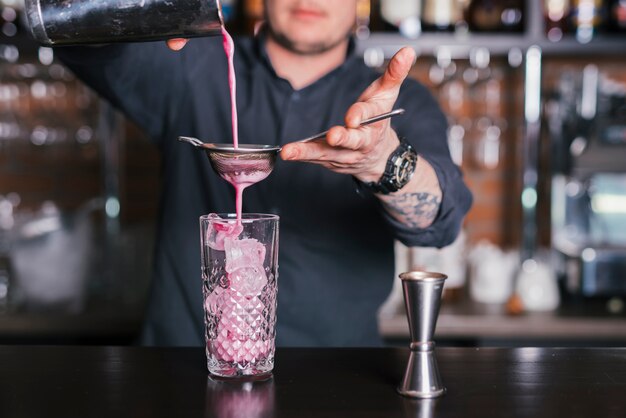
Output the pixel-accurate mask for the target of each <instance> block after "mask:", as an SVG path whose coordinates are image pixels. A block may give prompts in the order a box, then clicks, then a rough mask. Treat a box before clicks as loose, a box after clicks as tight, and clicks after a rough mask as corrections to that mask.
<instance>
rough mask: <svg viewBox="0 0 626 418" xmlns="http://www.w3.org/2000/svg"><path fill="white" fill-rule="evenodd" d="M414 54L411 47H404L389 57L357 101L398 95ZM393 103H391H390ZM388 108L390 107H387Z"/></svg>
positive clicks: (392, 97) (393, 97) (409, 69)
mask: <svg viewBox="0 0 626 418" xmlns="http://www.w3.org/2000/svg"><path fill="white" fill-rule="evenodd" d="M415 59H416V55H415V51H413V49H412V48H409V47H404V48H402V49H401V50H399V51H398V52H396V54H395V55H394V56H393V57H392V58H391V60H390V61H389V64H388V65H387V68H386V69H385V72H384V73H383V75H381V76H380V78H378V79H377V80H376V81H374V82H373V83H372V84H371V85H370V86H369V87H368V88H367V89H366V90H365V91H364V92H363V94H361V96H360V97H359V101H367V100H370V99H373V98H377V99H385V100H386V101H394V102H395V99H396V98H397V97H398V92H399V91H400V86H401V85H402V82H403V81H404V80H405V79H406V77H407V76H408V75H409V71H411V67H412V66H413V64H414V63H415ZM391 105H393V103H392V104H391ZM387 110H390V109H387Z"/></svg>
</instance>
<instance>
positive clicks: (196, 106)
mask: <svg viewBox="0 0 626 418" xmlns="http://www.w3.org/2000/svg"><path fill="white" fill-rule="evenodd" d="M57 52H58V54H59V55H60V57H61V58H62V59H63V60H64V61H65V62H66V64H67V65H68V66H69V67H70V68H71V69H72V70H73V71H74V72H75V73H76V74H77V76H78V77H80V78H81V79H82V80H84V81H85V82H86V83H87V84H89V85H90V86H92V87H93V88H94V89H95V90H96V91H98V92H99V93H100V94H102V95H103V96H104V97H106V98H107V99H108V100H110V101H111V102H112V103H113V104H114V105H115V106H117V107H118V108H119V109H121V110H122V111H123V112H124V113H125V114H126V115H128V116H129V117H130V118H131V119H132V120H134V121H135V122H136V123H137V124H138V125H139V126H140V127H141V128H143V129H144V130H145V131H146V132H147V133H148V135H149V136H150V138H152V140H153V141H154V143H155V144H156V145H157V146H158V147H159V148H160V151H161V152H162V155H163V158H162V164H163V179H164V183H163V192H162V196H161V210H160V215H159V224H158V231H157V232H158V233H157V243H156V253H155V273H154V279H153V283H152V288H151V294H150V299H149V306H148V311H147V317H146V321H145V326H144V330H143V342H144V343H145V344H150V345H184V346H196V345H203V343H204V325H203V315H202V292H201V276H200V245H199V226H198V217H199V216H200V215H203V214H207V213H210V212H233V211H234V209H235V207H234V204H235V197H234V190H233V187H232V186H230V185H229V184H228V183H227V182H226V181H224V180H222V179H221V178H220V177H218V176H217V175H216V174H215V173H214V172H213V171H212V169H211V167H210V165H209V162H208V160H207V159H206V156H205V155H204V154H203V153H201V152H199V151H198V150H196V149H194V148H193V147H191V146H190V145H189V144H184V143H180V142H178V141H177V140H176V138H177V137H178V136H179V135H186V136H193V137H197V138H200V139H202V140H203V141H205V142H231V141H232V136H231V135H232V134H231V118H230V97H229V92H228V81H227V80H228V79H227V66H226V58H225V55H224V51H223V49H222V44H221V39H218V38H203V39H193V40H190V41H189V43H188V44H187V46H186V47H185V48H184V49H183V50H182V51H180V52H177V53H175V52H172V51H170V50H168V49H167V47H166V45H165V44H164V43H163V42H157V43H142V44H124V45H111V46H106V47H100V48H79V47H74V48H60V49H58V50H57ZM235 70H236V74H237V86H238V90H237V103H238V113H239V132H240V134H239V135H240V142H241V143H258V144H285V143H287V142H291V141H294V140H297V139H301V138H305V137H307V136H309V135H312V134H314V133H317V132H321V131H324V130H326V129H328V128H329V127H330V126H333V125H338V124H342V123H343V118H344V115H345V113H346V111H347V109H348V107H349V106H350V105H351V104H353V103H354V102H355V101H356V100H357V98H358V96H359V95H360V94H361V93H362V91H363V90H364V89H365V88H366V87H367V86H368V85H369V84H370V83H371V82H372V81H373V80H375V79H376V78H377V77H378V74H376V73H375V72H374V71H373V70H372V69H370V68H368V67H366V66H365V65H364V64H363V62H362V60H360V59H359V58H358V57H356V56H354V55H352V53H351V54H350V55H349V56H348V57H347V59H346V61H345V63H344V64H343V65H341V66H340V67H338V68H336V69H335V70H333V71H331V72H330V73H329V74H326V75H325V76H323V77H322V78H320V79H319V80H317V81H316V82H315V83H313V84H311V85H309V86H307V87H305V88H303V89H300V90H294V89H293V88H292V87H291V85H290V83H289V82H288V81H287V80H285V79H282V78H280V77H278V76H277V75H276V73H275V71H274V69H273V68H272V65H271V63H270V61H269V59H268V57H267V54H266V51H265V48H264V41H263V38H256V39H249V38H245V39H236V55H235ZM396 107H402V108H404V109H406V113H405V114H404V115H402V116H399V117H396V118H394V119H393V121H392V126H393V128H394V129H395V130H396V132H397V133H398V135H399V136H401V137H404V138H406V140H407V141H409V142H411V143H412V144H413V146H414V147H415V149H416V150H417V151H418V152H419V153H420V155H421V156H422V158H425V159H426V160H427V161H428V162H429V163H430V164H431V165H432V166H433V168H434V169H435V171H436V173H437V176H438V179H439V183H440V185H441V188H442V190H443V201H442V204H441V209H440V212H439V214H438V216H437V218H436V220H435V222H434V223H433V224H432V226H430V227H428V228H425V229H416V228H413V229H412V228H407V227H406V226H404V225H402V224H400V223H399V222H397V221H395V220H394V219H392V218H391V217H390V216H389V215H388V214H387V213H386V212H385V211H384V210H383V209H382V207H381V205H380V203H379V201H378V199H376V197H374V196H372V195H365V196H362V195H359V194H357V193H356V191H355V184H354V182H353V180H352V178H351V177H350V176H347V175H341V174H336V173H333V172H331V171H329V170H326V169H324V168H322V167H320V166H317V165H313V164H306V163H297V162H284V161H278V163H277V165H276V168H275V170H274V172H273V173H272V174H271V175H270V176H269V177H268V178H267V179H266V180H264V181H263V182H261V183H259V184H257V185H254V186H252V187H250V188H248V189H247V190H246V191H245V193H244V202H243V203H244V206H243V210H244V212H262V213H274V214H278V215H280V244H279V278H278V284H279V285H278V287H279V291H278V325H277V336H276V342H277V344H278V345H282V346H366V345H377V344H378V343H379V342H380V338H379V335H378V332H377V322H376V311H377V309H378V307H379V306H380V304H381V303H382V302H383V301H384V299H385V298H386V296H387V295H388V293H389V291H390V289H391V286H392V282H393V280H394V255H393V240H394V238H396V239H399V240H401V241H402V242H404V243H405V244H408V245H419V246H437V247H441V246H444V245H446V244H449V243H451V242H452V241H453V240H454V238H455V237H456V235H457V233H458V231H459V228H460V225H461V222H462V220H463V217H464V215H465V213H466V212H467V210H468V209H469V207H470V205H471V195H470V193H469V191H468V189H467V188H466V186H465V184H464V183H463V180H462V176H461V173H460V171H459V169H458V168H457V167H456V166H455V165H454V164H453V163H452V161H451V159H450V154H449V151H448V146H447V141H446V119H445V117H444V115H443V114H442V112H441V110H440V109H439V107H438V106H437V103H436V102H435V100H434V99H433V97H432V96H431V95H430V94H429V92H428V91H427V89H426V88H425V87H424V86H422V85H420V84H419V83H417V82H416V81H413V80H408V81H406V82H405V83H404V85H403V87H402V89H401V92H400V96H399V98H398V102H397V103H396Z"/></svg>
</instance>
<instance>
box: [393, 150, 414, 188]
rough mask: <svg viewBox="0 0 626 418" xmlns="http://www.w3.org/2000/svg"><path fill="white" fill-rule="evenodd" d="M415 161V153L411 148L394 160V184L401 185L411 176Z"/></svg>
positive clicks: (399, 186)
mask: <svg viewBox="0 0 626 418" xmlns="http://www.w3.org/2000/svg"><path fill="white" fill-rule="evenodd" d="M416 162H417V154H415V152H414V151H412V150H407V151H405V152H404V153H402V154H401V155H400V156H399V157H398V159H397V160H396V161H395V173H394V174H395V175H394V177H395V179H394V180H395V181H394V183H396V184H395V185H396V186H397V187H398V188H401V187H403V186H404V185H405V184H407V183H408V182H409V180H411V177H413V172H414V171H415V163H416Z"/></svg>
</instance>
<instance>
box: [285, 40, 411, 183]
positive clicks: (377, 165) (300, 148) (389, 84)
mask: <svg viewBox="0 0 626 418" xmlns="http://www.w3.org/2000/svg"><path fill="white" fill-rule="evenodd" d="M414 62H415V52H414V51H413V49H411V48H406V47H405V48H402V49H401V50H400V51H398V52H397V53H396V54H395V55H394V56H393V58H392V59H391V61H390V62H389V65H388V66H387V69H386V70H385V72H384V74H383V75H382V76H381V77H380V78H378V79H377V80H376V81H374V82H373V83H372V84H371V85H370V86H369V87H368V88H367V89H365V91H364V92H363V93H362V94H361V96H360V97H359V99H358V100H357V102H356V103H354V104H353V105H352V106H350V108H349V109H348V112H347V113H346V116H345V126H334V127H332V128H331V129H330V131H329V132H328V134H327V135H326V138H325V139H321V140H318V141H312V142H308V143H291V144H287V145H285V146H284V147H283V150H282V152H281V157H282V158H283V159H284V160H289V161H304V162H310V163H315V164H320V165H322V166H324V167H326V168H328V169H330V170H332V171H334V172H337V173H342V174H351V175H353V176H354V177H356V178H357V179H359V180H361V181H363V182H371V181H378V180H379V179H380V177H381V176H382V174H383V172H384V171H385V166H386V164H387V159H388V158H389V155H391V153H392V152H393V151H394V150H395V149H396V148H397V147H398V145H399V143H400V142H399V140H398V136H397V135H396V133H395V131H394V130H393V129H392V128H391V125H390V123H389V119H386V120H383V121H380V122H376V123H373V124H371V125H366V126H361V127H359V124H360V123H361V121H363V120H365V119H368V118H371V117H373V116H376V115H379V114H381V113H385V112H389V111H391V110H392V109H393V106H394V104H395V102H396V99H397V98H398V93H399V92H400V86H401V85H402V82H403V81H404V80H405V79H406V77H407V75H408V74H409V71H410V69H411V67H412V66H413V63H414Z"/></svg>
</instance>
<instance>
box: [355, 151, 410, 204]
mask: <svg viewBox="0 0 626 418" xmlns="http://www.w3.org/2000/svg"><path fill="white" fill-rule="evenodd" d="M417 158H418V157H417V152H415V149H413V147H412V146H411V144H409V143H408V142H406V141H404V140H403V139H400V145H399V146H398V148H396V149H395V151H393V152H392V153H391V155H390V156H389V159H388V160H387V165H386V166H385V171H384V173H383V175H382V176H381V177H380V180H378V181H372V182H369V183H365V182H359V186H360V187H361V188H363V189H365V190H369V191H371V192H373V193H380V194H389V193H393V192H397V191H398V190H400V189H401V188H402V187H404V186H405V185H406V184H407V183H408V182H409V181H410V180H411V177H413V173H414V172H415V166H416V164H417Z"/></svg>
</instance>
